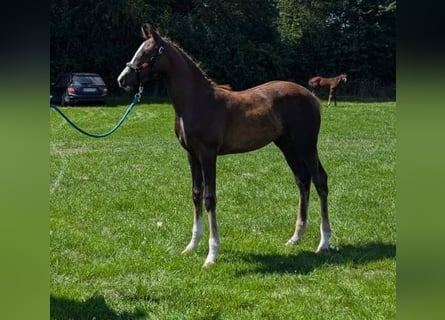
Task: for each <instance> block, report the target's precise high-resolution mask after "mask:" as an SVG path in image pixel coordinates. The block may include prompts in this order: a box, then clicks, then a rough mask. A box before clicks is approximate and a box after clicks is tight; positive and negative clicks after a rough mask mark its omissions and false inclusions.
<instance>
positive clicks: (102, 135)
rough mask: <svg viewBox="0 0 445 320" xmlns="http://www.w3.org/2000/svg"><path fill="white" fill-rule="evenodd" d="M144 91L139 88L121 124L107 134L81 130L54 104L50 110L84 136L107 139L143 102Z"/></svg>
mask: <svg viewBox="0 0 445 320" xmlns="http://www.w3.org/2000/svg"><path fill="white" fill-rule="evenodd" d="M143 89H144V88H143V87H142V86H140V87H139V92H138V93H136V94H135V95H134V98H133V101H132V102H131V103H130V104H129V105H128V107H127V110H126V111H125V113H124V115H123V116H122V118H121V119H120V120H119V122H118V123H117V124H116V125H115V126H114V127H113V128H112V129H111V130H110V131H108V132H105V133H100V134H96V133H91V132H88V131H85V130H83V129H82V128H80V127H79V126H78V125H76V124H75V123H74V122H73V121H72V120H71V119H70V118H68V116H67V115H65V114H64V113H63V112H62V110H60V108H59V107H58V106H56V105H54V104H50V108H51V109H53V110H56V111H57V112H58V113H59V114H60V115H61V116H62V117H63V118H64V119H65V120H66V121H67V122H68V123H69V124H70V125H72V126H73V128H74V129H76V130H77V131H79V132H81V133H83V134H84V135H87V136H89V137H92V138H105V137H107V136H109V135H110V134H112V133H113V132H114V131H116V130H117V129H118V128H119V127H120V126H121V124H122V123H123V122H124V120H125V119H126V118H127V116H128V114H129V113H130V111H131V110H132V109H133V107H134V106H135V105H136V103H138V102H140V101H141V94H142V91H143Z"/></svg>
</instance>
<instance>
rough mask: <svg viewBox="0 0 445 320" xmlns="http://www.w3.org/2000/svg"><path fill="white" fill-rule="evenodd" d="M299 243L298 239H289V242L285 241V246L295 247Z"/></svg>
mask: <svg viewBox="0 0 445 320" xmlns="http://www.w3.org/2000/svg"><path fill="white" fill-rule="evenodd" d="M299 241H300V239H298V238H297V239H294V238H290V239H289V240H287V242H286V246H295V245H297V244H298V242H299Z"/></svg>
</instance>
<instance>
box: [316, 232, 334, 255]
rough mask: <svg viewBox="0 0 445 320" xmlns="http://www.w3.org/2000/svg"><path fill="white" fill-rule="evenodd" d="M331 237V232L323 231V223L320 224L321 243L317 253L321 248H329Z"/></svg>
mask: <svg viewBox="0 0 445 320" xmlns="http://www.w3.org/2000/svg"><path fill="white" fill-rule="evenodd" d="M330 238H331V232H326V231H323V225H320V244H319V245H318V247H317V250H316V251H315V252H316V253H319V252H320V251H321V250H327V249H329V239H330Z"/></svg>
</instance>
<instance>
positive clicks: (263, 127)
mask: <svg viewBox="0 0 445 320" xmlns="http://www.w3.org/2000/svg"><path fill="white" fill-rule="evenodd" d="M281 131H282V129H281V125H280V124H279V123H275V122H274V121H270V120H267V121H256V122H255V123H249V122H246V123H244V124H242V125H237V124H236V123H235V124H232V125H229V126H228V127H227V130H226V132H225V134H224V138H223V141H222V144H221V146H220V148H219V150H218V153H219V154H228V153H241V152H248V151H253V150H256V149H259V148H262V147H264V146H266V145H268V144H269V143H271V142H272V141H274V140H275V139H277V138H278V137H279V136H280V135H281Z"/></svg>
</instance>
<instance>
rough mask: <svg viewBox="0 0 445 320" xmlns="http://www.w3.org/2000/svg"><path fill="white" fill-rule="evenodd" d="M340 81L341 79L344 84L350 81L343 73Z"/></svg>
mask: <svg viewBox="0 0 445 320" xmlns="http://www.w3.org/2000/svg"><path fill="white" fill-rule="evenodd" d="M340 79H341V81H343V82H346V81H347V80H348V79H347V78H346V73H342V74H341V75H340Z"/></svg>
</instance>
